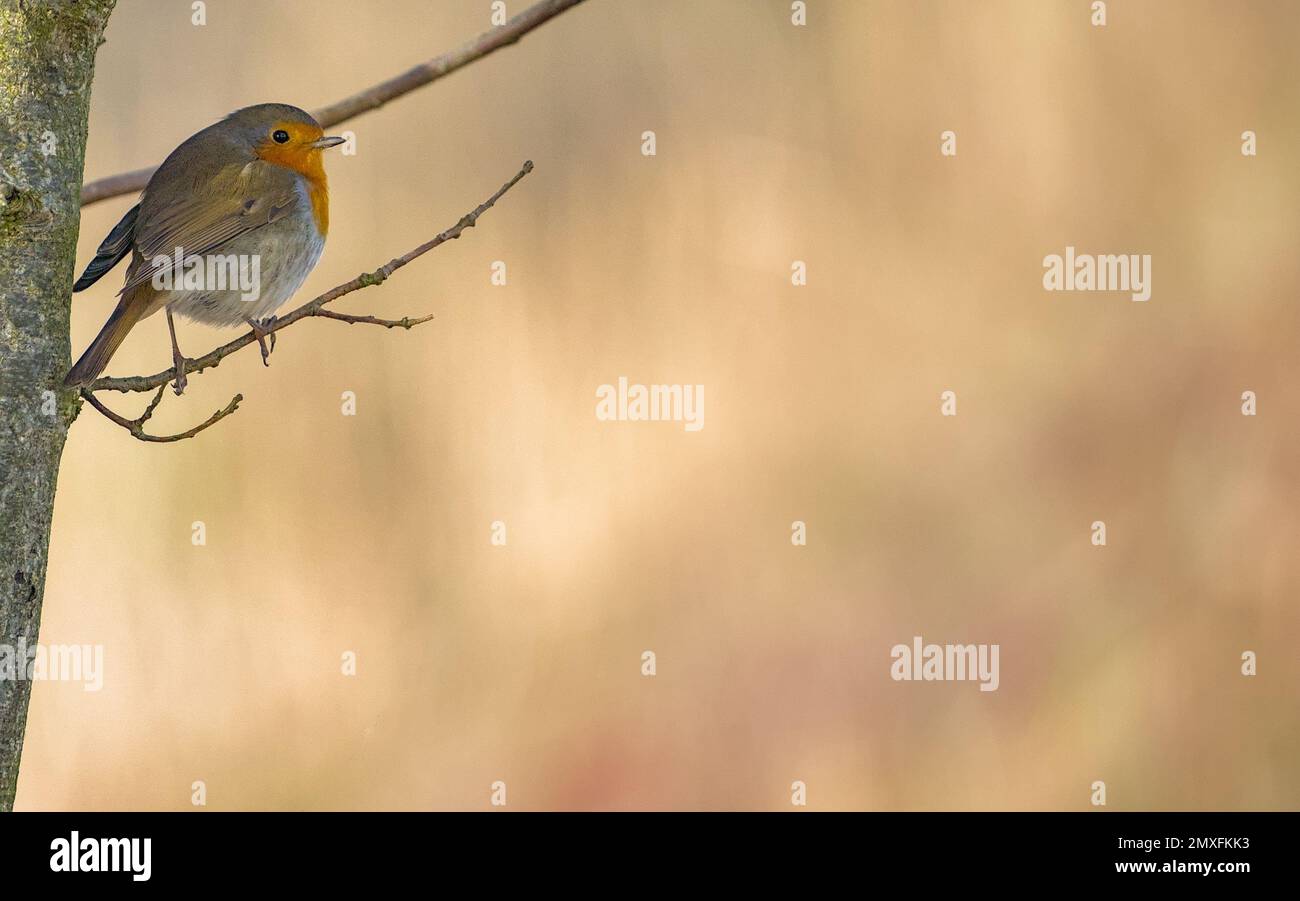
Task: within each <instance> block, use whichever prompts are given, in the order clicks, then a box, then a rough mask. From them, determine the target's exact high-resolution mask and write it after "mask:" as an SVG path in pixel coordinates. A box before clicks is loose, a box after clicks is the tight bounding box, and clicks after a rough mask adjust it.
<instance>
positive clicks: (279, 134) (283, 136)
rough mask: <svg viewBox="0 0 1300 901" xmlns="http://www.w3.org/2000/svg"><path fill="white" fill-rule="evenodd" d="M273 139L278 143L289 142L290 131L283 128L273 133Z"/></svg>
mask: <svg viewBox="0 0 1300 901" xmlns="http://www.w3.org/2000/svg"><path fill="white" fill-rule="evenodd" d="M271 140H272V141H275V143H277V144H287V143H289V133H288V132H287V131H285V130H284V129H283V128H281V129H279V130H277V131H276V133H275V134H273V135H271Z"/></svg>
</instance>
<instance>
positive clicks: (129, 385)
mask: <svg viewBox="0 0 1300 901" xmlns="http://www.w3.org/2000/svg"><path fill="white" fill-rule="evenodd" d="M532 171H533V161H532V160H527V161H526V162H525V163H524V164H523V166H522V167H521V168H520V169H519V171H518V172H516V173H515V176H514V178H512V179H510V180H509V181H508V182H506V183H505V184H504V185H502V186H501V187H500V188H498V189H497V191H496V193H495V194H493V195H492V196H491V197H489V198H488V199H487V200H485V201H483V202H482V203H480V204H479V205H478V206H476V207H475V208H474V209H473V210H471V211H470V212H468V213H466V214H465V215H464V216H462V217H461V218H460V221H459V222H457V223H456V224H455V225H453V226H452V227H451V228H448V229H447V230H445V231H443V232H441V233H439V234H438V235H436V236H435V237H434V238H432V239H431V240H429V241H426V242H425V243H423V244H421V245H420V246H419V247H417V248H415V249H414V250H411V251H409V252H407V253H404V254H402V255H401V256H400V257H396V258H395V259H392V260H389V261H388V262H387V263H385V264H384V265H383V266H380V267H379V268H378V269H376V270H375V271H374V272H364V273H362V274H361V275H358V276H357V277H356V278H354V279H352V281H350V282H344V283H343V284H341V285H338V286H336V287H333V288H331V289H329V290H328V291H326V292H325V293H324V294H321V295H320V296H318V297H316V298H314V299H313V300H309V301H308V302H307V303H305V304H303V305H302V306H300V307H298V308H297V309H296V310H294V311H292V312H291V313H289V314H287V315H285V316H281V317H279V318H277V319H276V321H275V323H274V325H272V326H271V327H270V328H269V329H265V330H263V334H264V335H267V334H271V333H274V332H278V331H280V330H281V329H284V328H288V327H289V326H291V325H293V324H294V323H295V322H297V321H299V320H300V319H309V318H312V317H320V318H323V319H335V320H340V321H344V322H350V321H351V322H373V323H374V324H375V325H387V326H388V327H389V328H392V327H394V326H401V327H403V328H408V329H409V328H411V327H412V326H414V325H419V324H420V323H421V322H428V321H429V320H430V319H432V318H433V317H432V316H424V317H421V318H419V319H410V318H409V317H408V318H406V319H401V320H396V321H392V322H391V324H389V322H387V321H385V320H379V319H374V318H373V317H369V316H364V317H349V316H344V315H341V314H337V313H335V312H334V311H333V310H328V311H327V310H324V309H323V307H324V306H325V305H326V304H328V303H332V302H333V301H335V300H338V299H339V298H340V297H342V296H344V295H345V294H351V293H352V292H353V291H359V290H361V289H362V288H369V287H372V286H374V285H379V284H382V283H383V282H384V281H386V280H387V279H388V277H389V276H391V275H392V274H393V273H394V272H396V271H397V270H398V269H401V268H402V267H403V266H405V265H406V264H407V263H409V262H411V261H412V260H414V259H416V258H418V257H421V256H424V255H425V254H426V253H428V252H429V251H431V250H433V249H434V248H435V247H437V246H438V245H439V244H445V243H446V242H448V241H454V240H456V239H457V238H459V237H460V236H461V232H463V231H465V229H467V228H473V227H474V226H475V225H477V224H478V220H479V217H480V216H482V215H483V214H484V213H486V212H487V211H488V210H490V209H492V207H494V206H495V205H496V202H497V201H498V200H500V199H501V198H502V196H504V194H505V193H506V192H507V191H509V190H510V189H511V188H513V187H514V186H515V185H517V184H518V183H519V181H520V180H521V179H522V178H523V177H524V176H525V175H527V174H528V173H529V172H532ZM256 340H257V336H256V333H254V332H252V331H250V332H247V333H246V334H243V335H240V336H239V337H238V338H235V339H234V340H233V341H230V342H228V343H226V344H223V345H221V346H220V347H218V348H216V349H215V350H212V351H209V352H208V353H206V354H204V355H203V356H201V357H197V358H196V359H193V360H186V361H185V367H184V368H185V374H186V375H188V374H189V373H191V372H202V371H203V370H205V369H209V368H212V367H214V366H216V365H218V364H219V363H220V362H221V361H222V360H223V359H225V358H226V357H228V356H230V355H231V354H232V353H234V352H235V351H237V350H239V349H241V348H244V347H247V346H248V345H250V344H252V343H254V342H255V341H256ZM175 375H176V370H175V369H164V370H163V371H162V372H157V373H154V374H153V375H147V376H146V375H133V376H124V377H120V378H110V377H104V378H99V379H96V380H95V381H94V383H93V384H91V386H90V388H89V389H88V391H90V392H94V391H122V392H128V391H152V390H153V389H154V388H158V387H159V386H162V385H166V384H167V382H169V381H170V380H171V379H172V378H174V377H175ZM85 393H86V392H84V391H83V396H84V395H85ZM92 403H94V401H92ZM96 408H97V409H98V408H99V405H98V404H97V403H96ZM100 412H104V411H103V410H102V409H101V410H100ZM232 412H233V411H232ZM105 415H108V414H107V413H105ZM115 421H116V420H115ZM118 424H119V425H121V423H118Z"/></svg>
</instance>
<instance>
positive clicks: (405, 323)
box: [312, 310, 433, 331]
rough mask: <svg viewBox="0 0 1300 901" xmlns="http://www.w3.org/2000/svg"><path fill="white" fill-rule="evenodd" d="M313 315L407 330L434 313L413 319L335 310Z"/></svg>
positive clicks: (318, 312) (430, 317)
mask: <svg viewBox="0 0 1300 901" xmlns="http://www.w3.org/2000/svg"><path fill="white" fill-rule="evenodd" d="M312 315H314V316H320V317H321V318H323V319H335V320H337V321H339V322H346V323H347V324H348V325H382V326H383V327H384V328H404V329H406V330H407V331H410V330H411V329H412V328H414V327H415V326H417V325H420V324H422V323H425V322H428V321H429V320H430V319H432V318H433V315H432V314H430V315H428V316H421V317H420V318H418V319H412V318H411V317H409V316H403V317H402V318H401V319H376V318H375V317H374V316H350V315H348V314H347V313H335V312H334V311H333V310H317V311H316V312H315V313H313V314H312Z"/></svg>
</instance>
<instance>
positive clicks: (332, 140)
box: [311, 135, 347, 150]
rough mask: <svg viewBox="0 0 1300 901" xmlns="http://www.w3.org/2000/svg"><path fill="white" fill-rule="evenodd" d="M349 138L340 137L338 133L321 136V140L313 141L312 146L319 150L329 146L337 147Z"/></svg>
mask: <svg viewBox="0 0 1300 901" xmlns="http://www.w3.org/2000/svg"><path fill="white" fill-rule="evenodd" d="M346 140H347V138H340V137H338V136H337V135H333V136H329V137H324V138H321V139H320V140H319V141H312V142H311V146H313V147H315V148H316V149H317V150H324V149H326V148H327V147H337V146H338V145H340V144H342V143H343V142H344V141H346Z"/></svg>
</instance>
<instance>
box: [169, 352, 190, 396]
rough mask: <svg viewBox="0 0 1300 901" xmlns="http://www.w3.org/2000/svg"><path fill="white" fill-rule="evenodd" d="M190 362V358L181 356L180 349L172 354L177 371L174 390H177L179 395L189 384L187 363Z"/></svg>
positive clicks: (173, 364)
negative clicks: (186, 369) (186, 372)
mask: <svg viewBox="0 0 1300 901" xmlns="http://www.w3.org/2000/svg"><path fill="white" fill-rule="evenodd" d="M188 362H189V360H187V359H186V358H185V357H183V356H181V354H180V352H179V351H178V352H176V353H174V354H172V366H173V368H174V369H175V371H176V383H175V384H174V385H172V390H173V391H175V392H176V396H177V397H180V396H181V395H182V394H184V393H185V386H186V385H187V384H189V380H188V379H186V378H185V364H186V363H188Z"/></svg>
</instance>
